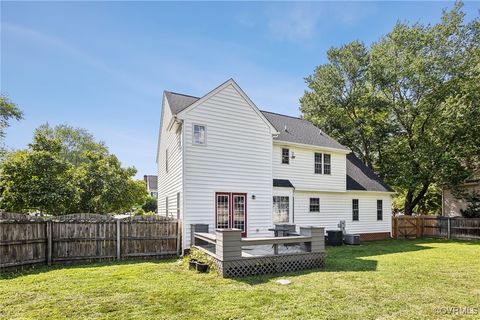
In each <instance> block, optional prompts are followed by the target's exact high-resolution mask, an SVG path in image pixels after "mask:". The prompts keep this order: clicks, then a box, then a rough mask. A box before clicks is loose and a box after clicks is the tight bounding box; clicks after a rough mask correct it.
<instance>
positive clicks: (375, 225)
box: [293, 191, 392, 233]
mask: <svg viewBox="0 0 480 320" xmlns="http://www.w3.org/2000/svg"><path fill="white" fill-rule="evenodd" d="M294 197H295V208H294V212H295V214H294V216H295V221H294V222H293V223H294V224H296V225H297V227H300V226H304V227H306V226H322V227H325V230H330V229H338V226H337V225H338V223H339V222H340V220H345V222H346V230H347V232H349V233H373V232H391V214H392V212H391V197H390V195H388V194H380V193H375V192H346V193H329V192H298V191H295V192H294ZM310 198H320V205H321V214H318V213H317V214H312V213H311V212H310ZM352 199H358V200H359V216H360V220H359V221H352ZM378 199H381V200H382V201H383V220H377V200H378Z"/></svg>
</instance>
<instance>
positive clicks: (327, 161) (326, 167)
mask: <svg viewBox="0 0 480 320" xmlns="http://www.w3.org/2000/svg"><path fill="white" fill-rule="evenodd" d="M331 167H332V166H331V156H330V155H329V154H327V153H324V154H323V174H331Z"/></svg>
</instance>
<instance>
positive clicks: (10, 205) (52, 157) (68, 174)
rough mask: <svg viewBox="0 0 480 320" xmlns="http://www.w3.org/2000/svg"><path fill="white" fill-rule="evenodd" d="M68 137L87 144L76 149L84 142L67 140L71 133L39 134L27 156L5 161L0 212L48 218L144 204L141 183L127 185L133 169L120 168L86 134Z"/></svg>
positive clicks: (1, 168)
mask: <svg viewBox="0 0 480 320" xmlns="http://www.w3.org/2000/svg"><path fill="white" fill-rule="evenodd" d="M63 128H67V131H71V128H70V127H63ZM53 132H55V130H54V131H53ZM72 132H81V133H82V134H81V136H83V137H87V138H88V139H86V140H90V141H88V143H80V142H78V141H85V139H76V138H75V139H72V138H71V137H72V134H70V133H71V132H70V133H68V134H58V135H57V134H53V133H52V132H51V131H49V130H45V128H42V129H40V130H37V131H36V132H35V136H34V141H33V143H32V144H30V145H29V148H28V149H27V150H22V151H17V152H14V153H11V154H9V155H8V156H7V159H6V160H5V161H4V162H3V163H2V164H1V165H0V173H1V175H0V207H1V208H3V209H5V210H9V211H10V210H11V211H17V212H29V211H32V210H40V211H41V212H44V213H49V214H66V213H76V212H91V213H123V212H125V211H129V210H130V209H131V208H132V207H133V206H134V205H141V204H143V203H145V199H146V196H147V191H146V187H145V183H144V182H143V181H141V180H133V179H132V177H133V176H134V175H135V174H136V169H135V168H133V167H128V168H123V167H122V166H121V163H120V161H118V159H117V157H115V156H114V155H111V154H109V153H108V151H107V149H106V147H104V146H103V145H102V147H99V146H100V145H99V144H98V143H96V142H95V141H94V139H93V137H92V136H91V135H90V134H89V133H88V132H86V131H84V130H81V129H73V131H72ZM65 137H66V138H65ZM62 139H64V140H62ZM71 141H74V143H69V142H71ZM66 146H69V148H67V147H66ZM90 146H91V147H90ZM66 148H67V149H66ZM81 149H83V150H82V152H81V153H80V151H79V150H81Z"/></svg>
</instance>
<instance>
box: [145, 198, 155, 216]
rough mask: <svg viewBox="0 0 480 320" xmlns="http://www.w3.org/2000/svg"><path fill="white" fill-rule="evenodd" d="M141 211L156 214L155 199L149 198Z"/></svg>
mask: <svg viewBox="0 0 480 320" xmlns="http://www.w3.org/2000/svg"><path fill="white" fill-rule="evenodd" d="M142 209H143V210H145V212H150V211H151V212H157V198H155V197H152V196H149V197H148V198H147V200H146V202H145V204H144V205H143V206H142Z"/></svg>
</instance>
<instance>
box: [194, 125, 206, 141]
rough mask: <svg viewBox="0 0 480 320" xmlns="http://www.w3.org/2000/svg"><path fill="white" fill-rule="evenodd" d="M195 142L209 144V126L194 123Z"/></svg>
mask: <svg viewBox="0 0 480 320" xmlns="http://www.w3.org/2000/svg"><path fill="white" fill-rule="evenodd" d="M193 144H199V145H206V144H207V127H206V126H204V125H201V124H194V125H193Z"/></svg>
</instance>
